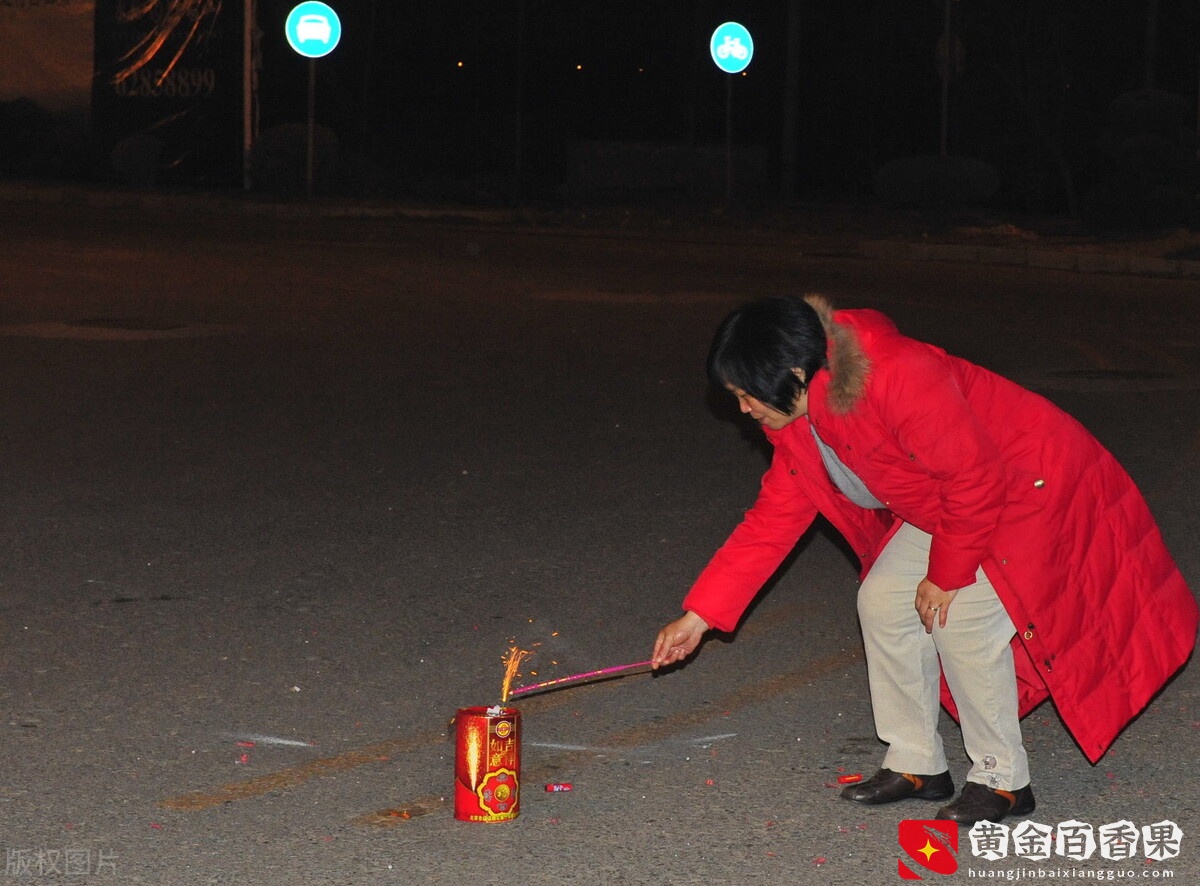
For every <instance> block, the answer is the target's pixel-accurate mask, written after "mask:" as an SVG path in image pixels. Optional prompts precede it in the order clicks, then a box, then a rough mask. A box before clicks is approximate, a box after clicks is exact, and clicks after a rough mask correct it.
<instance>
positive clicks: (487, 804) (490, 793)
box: [475, 769, 517, 815]
mask: <svg viewBox="0 0 1200 886" xmlns="http://www.w3.org/2000/svg"><path fill="white" fill-rule="evenodd" d="M475 793H476V794H478V795H479V805H480V806H482V807H483V808H484V809H486V810H487V811H488V812H490V813H491V814H492V815H506V814H508V813H510V812H512V810H513V807H514V806H516V805H517V773H515V772H513V771H512V770H511V769H497V770H496V771H495V772H489V773H488V774H487V777H486V778H485V779H484V780H483V782H482V783H480V785H479V787H478V788H476V790H475Z"/></svg>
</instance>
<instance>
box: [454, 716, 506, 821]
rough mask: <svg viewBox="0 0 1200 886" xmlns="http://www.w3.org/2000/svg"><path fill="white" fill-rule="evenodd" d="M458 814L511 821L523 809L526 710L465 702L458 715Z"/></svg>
mask: <svg viewBox="0 0 1200 886" xmlns="http://www.w3.org/2000/svg"><path fill="white" fill-rule="evenodd" d="M455 724H456V725H455V733H456V741H455V754H454V817H455V818H457V819H459V820H460V821H508V820H509V819H512V818H516V817H517V815H518V814H519V812H520V805H521V795H520V780H521V712H520V711H518V710H517V709H516V708H505V707H500V706H499V705H497V706H496V707H491V708H484V707H476V708H460V709H459V711H458V714H457V716H456V717H455Z"/></svg>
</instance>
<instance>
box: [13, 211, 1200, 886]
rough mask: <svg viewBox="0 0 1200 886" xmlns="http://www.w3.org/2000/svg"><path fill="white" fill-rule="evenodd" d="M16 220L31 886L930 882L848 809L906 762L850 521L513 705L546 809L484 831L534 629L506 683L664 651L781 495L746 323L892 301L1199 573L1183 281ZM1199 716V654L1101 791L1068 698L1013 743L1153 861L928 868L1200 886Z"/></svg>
mask: <svg viewBox="0 0 1200 886" xmlns="http://www.w3.org/2000/svg"><path fill="white" fill-rule="evenodd" d="M3 210H4V211H3V213H2V216H3V217H2V219H0V238H2V239H0V243H2V244H3V245H2V246H0V371H2V372H3V378H4V384H3V385H2V386H0V414H2V415H3V421H2V422H0V444H2V448H0V452H2V453H3V458H2V461H0V502H2V504H3V508H2V511H0V513H2V514H3V517H2V519H3V531H2V532H0V629H2V631H3V641H2V642H0V714H2V716H0V730H2V735H3V738H2V740H0V851H3V853H4V855H3V857H4V862H5V867H4V869H3V871H2V872H0V886H10V884H11V886H23V884H33V883H60V882H61V883H76V882H77V883H85V882H86V883H95V884H155V886H160V884H181V886H191V884H239V886H241V884H295V886H309V884H343V886H344V884H422V883H439V884H441V883H444V884H463V883H473V884H493V883H495V884H501V883H504V884H508V883H531V884H562V883H592V884H594V883H599V884H607V883H631V884H641V883H647V884H655V883H665V884H687V883H710V882H712V883H720V882H727V883H744V882H746V883H749V882H753V883H771V884H776V883H778V884H792V883H801V884H804V883H835V884H836V883H843V884H877V883H878V884H886V883H894V882H897V881H899V874H898V868H897V863H898V860H899V859H900V858H902V857H903V858H905V859H908V855H907V854H906V853H905V850H903V849H902V848H901V847H900V845H899V841H898V828H899V824H900V821H901V820H902V819H906V818H907V819H922V818H928V817H930V816H931V815H932V814H933V811H934V806H933V804H928V803H920V802H917V801H910V802H909V803H908V804H901V805H897V806H891V807H882V808H874V809H869V808H862V807H859V806H857V805H855V804H850V803H846V802H844V801H841V800H839V799H838V788H837V786H836V780H837V777H838V775H840V774H850V773H856V772H861V773H863V774H864V775H869V774H870V773H872V772H873V771H874V770H875V768H876V767H877V766H878V765H879V762H880V760H881V758H882V748H881V746H880V745H879V743H878V742H877V740H876V739H875V737H874V734H873V728H872V724H871V719H870V707H869V703H868V699H867V689H866V674H865V667H864V663H863V656H862V651H861V645H860V639H859V635H858V628H857V624H856V621H855V615H854V595H855V592H856V568H855V566H854V565H853V563H852V561H851V560H850V559H849V558H848V557H847V555H846V553H845V551H844V549H843V548H842V546H841V545H840V544H839V543H838V542H837V540H836V539H835V538H834V537H833V536H832V535H831V534H830V533H829V532H826V531H815V532H814V533H812V534H811V536H810V537H809V538H807V539H806V540H805V541H804V542H802V544H801V545H800V547H799V549H798V551H797V553H796V555H795V557H794V558H793V559H792V560H791V561H790V563H789V565H788V567H787V568H786V569H785V570H783V571H782V572H781V573H780V574H779V575H778V576H777V578H776V580H775V581H774V582H773V584H772V586H771V588H770V590H769V592H768V593H766V594H765V595H763V596H762V597H761V598H760V600H759V601H758V603H757V604H756V606H755V607H754V608H753V609H752V611H751V612H750V613H749V615H748V616H747V618H746V620H745V622H744V624H743V626H742V628H741V630H740V631H739V632H738V633H737V634H736V635H735V636H731V637H719V638H714V639H712V640H710V641H708V642H706V644H705V645H704V646H703V647H702V648H701V650H700V652H699V654H698V655H697V657H696V658H694V659H693V660H692V661H690V662H689V663H688V664H686V666H683V667H680V668H677V669H675V670H673V671H671V672H669V673H662V674H659V675H657V676H653V677H652V676H650V675H647V674H634V675H632V676H625V677H621V678H618V679H613V680H608V681H604V682H598V683H591V684H587V685H582V686H577V687H574V688H564V689H558V690H557V691H548V692H543V693H540V694H531V695H528V696H525V697H523V698H522V699H521V700H520V702H519V704H518V707H519V708H520V710H521V712H522V736H521V745H522V750H523V763H522V773H521V786H522V794H521V796H522V802H521V814H520V816H519V817H518V818H517V819H516V820H514V821H509V822H503V823H494V824H478V823H469V822H461V821H456V820H455V818H454V816H453V800H452V797H453V763H454V744H453V741H452V735H453V733H452V731H451V730H450V729H449V727H448V723H449V722H450V720H451V718H452V717H453V716H454V714H455V711H456V710H457V709H459V708H461V707H465V706H472V705H489V704H494V703H496V702H497V701H498V700H499V695H500V683H501V679H502V676H503V664H502V660H501V659H502V656H503V655H504V653H505V652H506V651H507V650H508V649H509V647H510V646H511V645H514V644H515V645H517V646H520V647H522V648H525V649H530V650H533V651H534V652H535V655H534V657H533V658H532V659H531V660H530V661H528V662H527V663H526V664H525V665H524V667H523V673H522V675H521V676H520V677H518V678H517V681H516V682H517V684H518V685H519V684H523V683H530V682H536V681H544V680H550V679H555V678H557V677H560V676H564V675H568V674H573V673H577V672H581V671H587V670H592V669H596V668H605V667H609V666H614V665H619V664H625V663H630V662H637V661H641V660H644V659H646V658H648V657H649V651H650V646H651V643H652V640H653V637H654V634H655V632H656V631H657V629H658V628H659V627H660V626H661V625H662V624H663V623H665V622H666V621H668V620H669V619H671V618H673V617H674V616H675V614H676V613H677V611H678V606H679V601H680V599H681V598H682V596H683V594H684V593H685V591H686V590H687V587H688V585H689V583H690V581H691V579H692V578H693V577H694V576H695V574H696V573H697V571H698V570H699V569H700V568H701V567H702V566H703V565H704V563H705V562H707V560H708V558H709V556H711V554H712V552H713V550H714V549H715V548H716V547H717V545H718V544H719V543H720V542H721V541H722V540H723V539H724V537H725V535H726V534H727V533H728V531H729V530H730V529H731V528H732V527H733V526H734V525H735V523H736V522H737V520H738V519H739V515H740V513H741V511H742V510H743V509H744V508H745V507H747V506H748V505H749V504H750V502H751V501H752V500H753V497H754V493H755V490H756V488H757V481H758V477H759V475H760V474H761V473H762V471H763V469H764V467H765V465H766V452H765V450H764V448H763V445H762V441H761V440H760V439H758V437H757V432H756V431H755V430H754V429H753V428H751V427H748V426H746V425H744V424H743V423H742V421H741V420H739V417H738V416H737V413H736V408H735V404H734V402H733V401H732V398H727V397H721V396H718V394H717V393H715V392H713V391H712V390H710V388H709V387H708V384H707V381H706V379H705V376H704V371H703V358H704V354H705V352H706V350H707V346H708V342H709V338H710V336H711V334H712V331H713V329H714V328H715V326H716V324H717V322H718V321H719V320H720V318H721V317H722V316H723V315H724V314H725V313H726V312H727V311H728V310H729V309H730V308H731V307H733V306H734V305H735V304H737V303H739V302H740V301H742V300H743V299H745V298H746V297H749V296H754V295H760V294H769V293H797V292H804V291H819V292H823V293H826V294H827V295H829V296H830V297H832V298H833V300H834V301H835V302H836V303H837V304H839V305H841V306H845V307H850V306H871V307H878V308H882V309H884V310H885V311H887V312H888V313H890V314H891V315H892V316H893V317H894V318H895V319H896V320H897V322H898V323H899V324H900V326H901V328H902V329H903V330H904V331H906V332H907V333H909V334H911V335H913V336H916V337H919V338H924V339H927V340H931V341H934V342H937V343H939V344H941V345H942V346H944V347H946V348H947V349H948V350H951V351H953V352H956V353H959V354H961V355H963V356H966V357H968V358H970V359H973V360H975V361H977V362H980V363H982V364H984V365H987V366H989V367H991V368H993V369H996V370H998V371H999V372H1001V373H1003V374H1006V375H1009V376H1011V377H1013V378H1015V379H1017V380H1018V381H1020V382H1022V383H1024V384H1026V385H1028V386H1030V387H1032V388H1034V389H1035V390H1038V391H1040V392H1042V393H1044V394H1046V395H1047V396H1049V397H1051V398H1052V399H1053V400H1055V401H1056V402H1057V403H1059V404H1060V405H1062V406H1063V407H1064V408H1066V409H1067V410H1068V411H1070V412H1072V413H1073V414H1074V415H1076V416H1077V417H1078V418H1080V419H1081V420H1082V421H1084V422H1085V423H1086V424H1087V425H1088V426H1089V427H1090V428H1091V429H1092V430H1093V431H1094V432H1095V433H1096V434H1097V435H1098V436H1099V437H1100V438H1101V439H1102V440H1103V441H1104V442H1105V443H1106V444H1107V445H1108V446H1109V447H1110V448H1111V449H1112V450H1113V451H1114V452H1115V453H1116V454H1117V456H1118V458H1120V459H1121V460H1122V461H1123V463H1124V464H1125V465H1126V466H1127V468H1128V469H1129V470H1130V472H1131V473H1132V474H1133V476H1134V477H1135V479H1136V480H1137V481H1138V482H1139V484H1140V485H1141V487H1142V489H1143V491H1144V492H1145V494H1146V497H1147V499H1148V501H1149V503H1150V506H1151V508H1152V509H1153V511H1154V512H1155V514H1156V516H1157V517H1158V519H1159V521H1160V523H1161V525H1162V528H1163V531H1164V534H1165V536H1166V538H1167V541H1168V543H1169V545H1170V546H1171V548H1172V550H1173V552H1174V554H1175V556H1176V558H1177V560H1178V561H1179V563H1180V566H1181V567H1182V569H1183V571H1184V573H1185V575H1188V576H1189V577H1191V578H1192V579H1193V580H1194V579H1195V578H1196V577H1197V576H1198V575H1200V543H1198V541H1197V539H1198V538H1200V520H1198V518H1197V512H1198V509H1197V507H1196V501H1197V500H1198V499H1200V479H1198V478H1200V423H1198V415H1200V292H1198V289H1200V287H1197V284H1196V282H1195V281H1194V280H1193V281H1190V282H1189V281H1179V280H1168V279H1148V278H1147V279H1143V278H1137V277H1128V276H1088V275H1083V274H1076V273H1067V272H1051V271H1031V270H1027V269H1021V268H999V267H986V266H978V265H974V266H966V265H955V264H939V263H885V262H881V261H864V260H859V259H855V258H849V257H841V256H830V255H826V256H821V255H811V254H806V253H805V251H804V247H803V244H802V243H799V242H796V241H794V240H792V239H791V238H789V237H788V236H787V235H786V234H785V233H782V232H775V233H772V234H769V235H754V234H749V233H748V234H746V235H742V236H732V235H727V236H721V235H719V234H717V233H714V232H712V231H708V232H705V233H696V234H693V235H688V234H681V233H676V234H673V235H671V236H666V235H659V234H648V233H637V232H619V231H611V232H600V231H589V232H581V231H570V230H548V231H547V230H542V231H539V230H533V229H519V228H515V227H502V226H490V227H489V226H487V225H482V224H472V223H467V222H459V223H453V222H434V221H427V222H401V221H387V220H367V221H363V220H350V219H336V218H328V219H307V220H296V219H288V218H286V217H278V218H270V217H251V216H247V215H236V214H234V215H224V216H222V215H212V214H209V215H206V214H202V213H190V212H188V211H187V209H186V207H179V208H177V209H175V210H172V211H171V212H150V211H146V210H142V209H137V208H130V209H127V210H121V209H94V208H85V207H74V208H73V207H69V206H57V205H56V206H40V207H35V206H6V207H3ZM1147 605H1153V601H1152V600H1148V601H1147ZM1119 652H1120V651H1119V650H1114V651H1113V654H1119ZM1198 693H1200V671H1198V670H1197V668H1196V665H1195V663H1194V662H1193V663H1192V665H1191V666H1190V667H1189V668H1186V669H1185V670H1184V671H1183V672H1182V673H1181V674H1180V675H1179V676H1178V677H1177V679H1175V681H1174V682H1173V683H1172V684H1171V685H1170V686H1168V687H1167V689H1166V690H1165V691H1164V692H1163V693H1162V694H1161V695H1160V697H1159V698H1157V699H1156V700H1155V701H1154V703H1153V704H1152V705H1151V706H1150V708H1149V709H1148V710H1147V711H1146V712H1145V713H1144V714H1143V715H1142V716H1141V717H1140V718H1139V719H1138V720H1137V721H1136V722H1134V723H1133V724H1132V725H1131V726H1130V727H1129V729H1128V730H1127V731H1126V732H1125V733H1124V735H1123V736H1122V737H1121V738H1120V739H1119V740H1118V742H1117V743H1116V745H1115V746H1114V747H1113V749H1112V751H1111V752H1110V753H1109V754H1108V755H1107V756H1106V757H1104V758H1103V759H1102V760H1101V761H1100V763H1099V765H1097V766H1091V765H1089V764H1088V763H1087V761H1086V760H1085V758H1084V757H1083V755H1082V753H1080V752H1079V750H1078V749H1077V748H1076V746H1075V745H1074V743H1073V742H1072V740H1071V738H1070V736H1069V735H1068V734H1067V733H1066V732H1065V730H1064V728H1063V726H1062V724H1061V723H1060V721H1059V719H1058V717H1057V715H1056V713H1055V711H1054V708H1053V706H1052V705H1049V704H1047V705H1043V706H1042V707H1041V708H1039V709H1038V710H1037V711H1035V712H1034V713H1033V714H1032V715H1030V716H1029V717H1028V718H1027V719H1026V720H1025V734H1026V739H1027V743H1028V747H1029V752H1030V757H1031V764H1032V767H1033V773H1034V781H1033V786H1034V790H1035V792H1036V795H1037V799H1038V808H1037V811H1036V813H1035V814H1034V815H1033V816H1031V820H1032V821H1034V822H1036V823H1038V824H1040V825H1042V826H1044V827H1045V828H1047V829H1058V828H1059V826H1060V825H1063V824H1064V823H1069V822H1076V823H1077V824H1076V825H1074V826H1072V827H1073V828H1074V830H1071V829H1070V828H1065V829H1060V830H1061V832H1062V833H1076V834H1077V833H1079V832H1080V831H1079V828H1080V823H1081V824H1082V825H1084V826H1086V825H1090V826H1091V827H1092V829H1093V832H1094V833H1099V829H1100V828H1101V826H1105V825H1108V824H1110V823H1113V822H1118V821H1128V822H1131V823H1132V824H1133V825H1134V826H1135V827H1137V828H1138V829H1142V828H1148V829H1149V830H1147V831H1146V832H1145V834H1148V835H1149V836H1151V837H1152V838H1153V843H1154V848H1153V852H1154V853H1155V854H1156V855H1157V857H1154V858H1147V855H1146V852H1147V851H1149V848H1148V844H1147V845H1143V844H1139V846H1138V849H1137V852H1136V854H1135V855H1134V856H1133V857H1132V858H1129V859H1125V860H1114V859H1106V858H1103V857H1101V855H1100V852H1099V850H1096V851H1095V852H1094V853H1093V854H1092V855H1091V856H1090V857H1089V858H1086V859H1073V858H1070V857H1069V856H1065V855H1053V854H1052V855H1051V856H1050V857H1049V858H1048V859H1033V858H1031V857H1029V856H1025V855H1018V854H1016V850H1015V848H1010V851H1009V855H1008V856H1007V857H1006V858H1003V859H988V858H986V857H982V856H979V855H976V854H975V852H974V849H973V848H972V846H971V844H970V843H969V841H968V839H967V835H966V833H965V832H964V834H963V835H962V838H961V844H960V847H959V850H958V856H957V868H958V869H957V872H955V873H952V874H948V875H942V874H938V873H934V872H928V871H925V872H924V873H925V877H926V879H929V880H937V881H940V882H955V881H957V882H972V881H973V880H979V879H981V878H986V879H991V880H993V881H994V880H999V879H1005V878H1010V879H1017V878H1020V879H1022V880H1023V881H1025V882H1046V883H1052V882H1076V881H1077V880H1079V879H1081V878H1083V877H1085V876H1086V877H1091V878H1094V879H1101V880H1103V879H1116V878H1118V877H1121V878H1127V877H1128V878H1136V879H1139V880H1141V879H1147V880H1159V879H1166V878H1168V877H1169V876H1171V875H1173V879H1174V881H1175V882H1181V883H1195V882H1200V801H1198V799H1197V798H1198V797H1200V776H1198V773H1197V769H1196V762H1197V758H1198V757H1200V753H1198V752H1200V695H1198ZM943 731H944V734H945V736H946V739H947V747H948V749H950V751H951V753H952V755H953V756H952V766H953V767H954V770H953V772H954V775H955V777H956V781H961V777H962V774H963V773H964V772H965V770H966V768H967V763H966V760H965V755H964V754H963V752H962V750H961V742H960V739H959V735H958V731H957V728H956V727H955V725H954V724H953V722H952V721H950V720H948V719H945V721H944V723H943ZM549 782H569V783H570V784H571V785H572V786H573V790H571V791H570V792H559V793H547V792H546V791H545V790H544V789H543V787H544V785H545V784H547V783H549ZM1163 822H1171V823H1174V826H1175V828H1176V829H1177V831H1172V830H1171V829H1170V828H1166V830H1164V829H1163V828H1164V827H1165V826H1162V827H1158V828H1157V829H1155V828H1153V827H1152V826H1159V825H1161V823H1163ZM1008 823H1009V824H1012V825H1016V824H1019V823H1020V822H1019V821H1016V820H1013V821H1010V822H1008ZM1164 835H1165V836H1166V837H1167V838H1168V839H1167V840H1166V841H1165V844H1164V841H1163V840H1162V839H1161V838H1162V837H1163V836H1164ZM1172 835H1173V836H1172ZM1061 845H1062V846H1063V848H1065V849H1066V850H1067V851H1073V847H1074V848H1075V850H1077V848H1078V846H1077V844H1076V843H1072V842H1071V840H1070V839H1068V840H1066V841H1065V842H1064V843H1063V844H1061ZM1164 845H1165V848H1164ZM1076 854H1082V853H1080V852H1078V851H1076ZM911 863H912V862H911V860H910V864H911ZM921 870H922V871H924V869H923V868H922V869H921Z"/></svg>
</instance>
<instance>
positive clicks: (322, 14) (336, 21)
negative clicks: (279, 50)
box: [284, 0, 342, 58]
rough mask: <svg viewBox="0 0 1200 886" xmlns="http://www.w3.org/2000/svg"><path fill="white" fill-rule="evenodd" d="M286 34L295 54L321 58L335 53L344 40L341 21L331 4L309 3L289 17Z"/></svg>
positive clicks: (313, 1)
mask: <svg viewBox="0 0 1200 886" xmlns="http://www.w3.org/2000/svg"><path fill="white" fill-rule="evenodd" d="M284 33H285V34H287V41H288V43H289V44H290V45H291V47H292V49H294V50H296V52H298V53H300V54H301V55H303V56H305V57H306V58H320V57H321V56H323V55H329V53H331V52H333V49H334V47H335V46H337V45H338V41H339V40H341V39H342V20H341V19H340V18H338V14H337V13H336V12H334V11H333V7H331V6H329V5H328V4H326V3H318V2H316V0H308V2H305V3H301V4H300V5H299V6H297V7H296V8H295V9H293V10H292V11H291V12H289V13H288V17H287V23H286V24H285V25H284Z"/></svg>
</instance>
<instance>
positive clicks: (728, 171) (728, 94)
mask: <svg viewBox="0 0 1200 886" xmlns="http://www.w3.org/2000/svg"><path fill="white" fill-rule="evenodd" d="M725 202H726V203H732V202H733V74H728V75H726V77H725Z"/></svg>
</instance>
